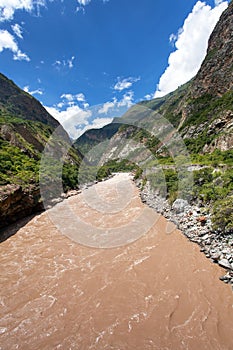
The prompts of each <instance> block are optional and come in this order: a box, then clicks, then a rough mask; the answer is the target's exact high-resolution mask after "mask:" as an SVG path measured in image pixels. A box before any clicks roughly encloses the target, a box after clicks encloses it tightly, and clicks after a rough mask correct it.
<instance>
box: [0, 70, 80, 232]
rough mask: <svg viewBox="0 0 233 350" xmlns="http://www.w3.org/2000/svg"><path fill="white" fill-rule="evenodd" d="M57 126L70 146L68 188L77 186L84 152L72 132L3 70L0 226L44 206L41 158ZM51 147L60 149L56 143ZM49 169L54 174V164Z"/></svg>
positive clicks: (65, 145) (61, 142) (65, 179)
mask: <svg viewBox="0 0 233 350" xmlns="http://www.w3.org/2000/svg"><path fill="white" fill-rule="evenodd" d="M57 128H58V129H57ZM55 130H59V132H58V135H59V136H58V137H59V145H60V146H61V147H63V148H69V152H68V154H67V155H66V157H65V160H64V163H65V164H64V169H63V170H64V172H63V186H64V188H65V190H67V189H69V188H74V187H76V186H77V176H76V175H77V172H78V165H79V163H80V160H81V157H82V156H81V154H80V153H78V152H77V151H76V150H75V149H74V148H72V147H70V139H69V136H68V134H67V133H66V132H65V130H64V129H63V128H62V127H61V126H60V124H59V123H58V121H56V120H55V119H54V118H53V117H52V116H51V115H50V114H49V113H48V112H47V111H46V110H45V108H44V107H43V106H42V105H41V104H40V103H39V102H38V101H37V100H36V99H35V98H34V97H32V96H31V95H29V94H28V93H26V92H24V91H22V90H21V89H20V88H19V87H17V86H16V85H15V84H14V83H13V82H12V81H11V80H9V79H8V78H7V77H5V76H4V75H2V74H0V167H1V171H0V227H2V226H5V225H6V224H8V223H10V222H12V221H14V220H17V219H18V218H20V217H22V216H24V215H26V214H29V213H30V212H32V211H33V210H37V209H38V208H42V204H41V198H40V190H39V167H40V159H41V155H42V152H43V150H44V147H45V145H46V144H47V142H48V140H49V138H50V136H51V135H52V134H53V132H54V131H55ZM57 142H58V141H57ZM50 148H51V152H57V149H56V148H57V147H56V143H54V144H53V145H51V147H50ZM53 148H54V149H53ZM49 171H50V172H51V174H52V171H53V169H52V167H51V168H50V169H49Z"/></svg>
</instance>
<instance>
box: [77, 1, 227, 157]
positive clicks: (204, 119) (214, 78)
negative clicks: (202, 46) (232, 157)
mask: <svg viewBox="0 0 233 350" xmlns="http://www.w3.org/2000/svg"><path fill="white" fill-rule="evenodd" d="M232 52H233V2H231V3H230V4H229V6H228V8H227V9H226V10H225V11H224V13H223V14H222V16H221V18H220V20H219V22H218V23H217V25H216V27H215V29H214V31H213V33H212V34H211V36H210V39H209V46H208V51H207V55H206V58H205V60H204V61H203V63H202V66H201V68H200V70H199V72H198V73H197V75H196V77H195V78H193V79H192V80H191V81H190V82H188V83H187V84H185V85H183V86H181V87H179V88H178V89H177V90H176V91H174V92H173V93H171V94H169V95H167V96H164V97H162V98H157V99H153V100H151V101H144V102H141V103H140V105H142V106H143V107H144V108H145V109H146V108H148V114H149V115H150V119H151V113H150V111H149V110H152V111H154V125H155V126H156V123H157V120H158V117H157V115H158V114H160V115H161V116H163V117H164V118H165V119H166V120H167V121H168V122H170V123H171V124H172V125H173V126H174V127H175V128H176V129H177V130H178V131H179V134H180V135H181V136H182V137H183V139H184V141H185V143H186V146H187V148H188V150H189V151H190V152H191V153H209V152H213V151H214V150H215V149H219V150H220V151H227V150H229V149H232V147H233V132H232V131H233V129H232V128H233V55H232ZM133 108H135V107H133ZM129 113H130V111H129V112H127V113H126V114H127V115H128V114H129ZM145 114H146V113H145ZM124 118H125V116H123V117H122V120H124ZM136 118H138V112H137V113H136ZM147 119H148V118H147V116H145V124H146V120H147ZM123 124H125V122H123ZM149 124H150V123H149ZM126 129H127V126H126V125H125V126H124V127H123V128H120V131H118V134H119V132H120V133H121V134H120V135H121V136H122V139H123V140H124V139H125V135H126V134H127V138H128V137H129V135H130V132H127V133H125V130H126ZM88 133H89V134H91V135H92V139H96V140H98V137H96V134H97V132H96V131H95V130H92V131H90V130H89V131H88ZM100 133H101V130H99V131H98V134H100ZM139 133H140V134H142V132H141V130H140V131H139ZM120 135H117V134H116V138H117V139H118V138H119V137H121V136H120ZM132 136H133V137H136V138H141V139H144V142H145V143H146V142H147V137H146V135H143V137H140V135H137V132H136V131H135V130H134V131H133V133H132ZM103 138H104V137H103ZM103 138H102V139H101V141H103ZM113 139H114V137H113ZM86 142H87V143H88V139H87V140H86ZM77 144H79V140H78V141H77ZM113 144H114V140H113V141H112V146H113V147H115V146H114V145H113ZM154 145H155V147H154V152H156V146H157V147H159V146H160V144H159V142H158V143H157V145H156V142H154ZM89 146H90V144H89ZM87 147H88V146H87ZM157 150H158V151H160V150H159V149H157ZM108 153H109V152H108ZM106 159H107V158H106Z"/></svg>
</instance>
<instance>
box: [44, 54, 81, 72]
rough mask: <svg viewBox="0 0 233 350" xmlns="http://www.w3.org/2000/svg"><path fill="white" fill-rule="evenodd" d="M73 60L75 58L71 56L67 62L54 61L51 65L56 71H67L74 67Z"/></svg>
mask: <svg viewBox="0 0 233 350" xmlns="http://www.w3.org/2000/svg"><path fill="white" fill-rule="evenodd" d="M74 59H75V56H72V57H71V58H70V59H67V60H56V61H55V62H54V63H53V66H54V67H55V68H56V69H57V70H61V69H62V68H66V67H67V68H69V69H72V68H73V67H74ZM43 63H44V62H43Z"/></svg>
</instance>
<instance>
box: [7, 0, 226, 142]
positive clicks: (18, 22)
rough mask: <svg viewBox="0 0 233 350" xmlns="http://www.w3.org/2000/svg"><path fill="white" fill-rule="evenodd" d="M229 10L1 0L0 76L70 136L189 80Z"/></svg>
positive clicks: (148, 0) (135, 1)
mask: <svg viewBox="0 0 233 350" xmlns="http://www.w3.org/2000/svg"><path fill="white" fill-rule="evenodd" d="M227 4H228V2H227V1H221V0H215V1H214V0H208V1H205V2H204V1H196V0H194V1H192V0H185V1H184V0H176V1H174V0H173V1H171V0H167V1H164V0H144V1H142V0H1V1H0V71H1V72H2V73H3V74H5V75H7V76H8V77H9V78H11V79H13V80H14V81H15V82H16V83H17V84H18V85H19V86H20V87H21V88H23V89H24V90H25V91H28V92H29V93H31V94H33V95H34V96H35V97H36V98H37V99H39V100H40V101H41V102H42V104H43V105H44V106H45V107H46V108H47V110H48V111H49V112H50V113H51V114H52V115H53V116H54V117H55V118H57V119H58V120H59V121H60V122H61V123H62V124H63V126H64V127H65V128H66V130H67V131H68V132H69V134H70V135H71V137H73V138H75V137H77V136H78V135H79V134H80V133H82V132H83V131H84V130H86V129H87V128H90V127H100V126H103V125H104V124H106V123H107V122H110V121H111V118H112V117H114V116H120V115H121V114H122V113H123V112H124V111H125V110H126V109H127V108H129V107H130V105H132V104H133V103H136V102H138V101H140V100H143V99H151V98H153V97H154V96H156V97H159V96H162V95H165V94H166V93H168V92H170V91H173V90H174V89H176V88H177V87H178V86H179V85H181V84H183V83H185V82H186V81H188V80H189V79H190V78H192V77H193V76H194V75H195V74H196V72H197V70H198V69H199V67H200V64H201V62H202V60H203V58H204V56H205V53H206V48H207V41H208V38H209V35H210V33H211V31H212V30H213V28H214V26H215V24H216V22H217V21H218V19H219V17H220V15H221V13H222V12H223V10H224V9H225V8H226V7H227Z"/></svg>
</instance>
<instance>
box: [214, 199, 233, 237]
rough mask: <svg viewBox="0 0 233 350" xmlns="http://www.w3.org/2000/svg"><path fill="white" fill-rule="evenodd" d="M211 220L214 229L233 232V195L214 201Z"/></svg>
mask: <svg viewBox="0 0 233 350" xmlns="http://www.w3.org/2000/svg"><path fill="white" fill-rule="evenodd" d="M212 221H213V228H214V229H216V230H221V232H224V233H232V232H233V196H231V197H229V198H227V199H223V200H219V201H217V202H216V203H215V205H214V208H213V218H212Z"/></svg>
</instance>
